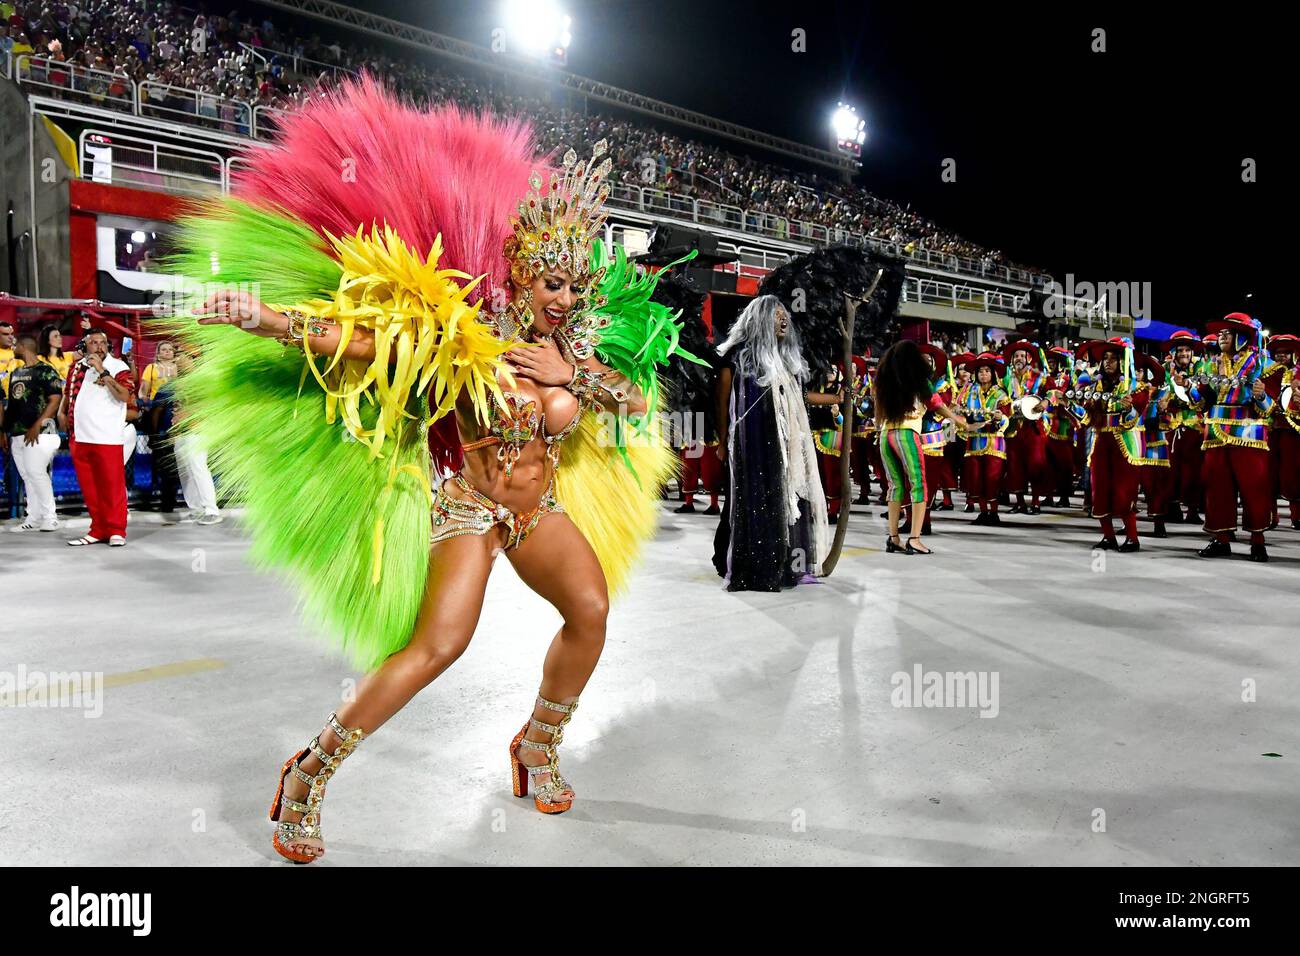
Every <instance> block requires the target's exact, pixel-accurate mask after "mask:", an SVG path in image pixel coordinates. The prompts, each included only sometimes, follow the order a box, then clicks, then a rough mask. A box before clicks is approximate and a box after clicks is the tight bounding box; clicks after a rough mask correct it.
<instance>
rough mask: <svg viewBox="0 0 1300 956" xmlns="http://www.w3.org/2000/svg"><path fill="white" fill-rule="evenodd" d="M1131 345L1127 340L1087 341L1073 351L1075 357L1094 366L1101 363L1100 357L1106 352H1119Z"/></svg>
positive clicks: (1117, 338)
mask: <svg viewBox="0 0 1300 956" xmlns="http://www.w3.org/2000/svg"><path fill="white" fill-rule="evenodd" d="M1131 344H1132V343H1131V342H1129V340H1128V339H1124V338H1119V337H1116V338H1113V339H1089V340H1088V341H1087V342H1084V343H1083V344H1082V345H1080V346H1079V348H1078V349H1077V350H1076V351H1075V353H1074V354H1075V355H1077V356H1079V357H1080V358H1082V359H1083V360H1084V361H1085V362H1089V363H1092V364H1096V363H1097V362H1100V361H1101V357H1102V355H1103V354H1104V353H1106V352H1120V353H1123V351H1124V350H1125V349H1126V348H1128V347H1129V346H1130V345H1131Z"/></svg>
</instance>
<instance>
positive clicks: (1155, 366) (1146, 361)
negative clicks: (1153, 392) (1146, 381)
mask: <svg viewBox="0 0 1300 956" xmlns="http://www.w3.org/2000/svg"><path fill="white" fill-rule="evenodd" d="M1133 364H1134V365H1136V366H1137V367H1138V368H1139V369H1145V370H1146V371H1148V372H1150V373H1151V384H1153V385H1154V386H1155V387H1156V388H1159V387H1160V386H1161V385H1163V384H1165V367H1164V366H1163V365H1161V364H1160V360H1159V359H1157V358H1156V357H1155V356H1154V355H1147V353H1146V352H1134V353H1133Z"/></svg>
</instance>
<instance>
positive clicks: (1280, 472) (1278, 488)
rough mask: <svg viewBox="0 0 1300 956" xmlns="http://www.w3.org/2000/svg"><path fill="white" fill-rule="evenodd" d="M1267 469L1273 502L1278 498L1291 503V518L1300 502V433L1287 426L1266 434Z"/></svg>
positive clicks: (1294, 516) (1298, 515)
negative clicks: (1271, 483) (1271, 485)
mask: <svg viewBox="0 0 1300 956" xmlns="http://www.w3.org/2000/svg"><path fill="white" fill-rule="evenodd" d="M1268 467H1269V475H1270V477H1271V479H1272V482H1273V501H1274V502H1276V501H1277V499H1278V498H1279V497H1281V498H1285V499H1286V500H1287V501H1289V502H1291V517H1292V518H1300V514H1296V511H1295V509H1296V503H1297V502H1300V432H1297V431H1296V430H1295V429H1294V428H1292V427H1291V426H1290V425H1288V426H1287V427H1286V428H1276V429H1274V430H1273V431H1271V432H1269V433H1268Z"/></svg>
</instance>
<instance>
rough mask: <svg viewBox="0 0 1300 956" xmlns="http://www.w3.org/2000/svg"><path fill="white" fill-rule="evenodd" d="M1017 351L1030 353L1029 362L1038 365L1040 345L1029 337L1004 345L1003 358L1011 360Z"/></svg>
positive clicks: (1007, 360)
mask: <svg viewBox="0 0 1300 956" xmlns="http://www.w3.org/2000/svg"><path fill="white" fill-rule="evenodd" d="M1017 352H1028V353H1029V364H1030V365H1033V366H1034V367H1035V368H1037V367H1038V346H1037V345H1036V344H1034V343H1033V342H1030V341H1029V340H1028V339H1020V340H1019V341H1018V342H1012V343H1011V344H1010V345H1004V346H1002V358H1003V360H1004V361H1006V362H1010V361H1011V359H1012V358H1013V357H1014V356H1015V354H1016V353H1017Z"/></svg>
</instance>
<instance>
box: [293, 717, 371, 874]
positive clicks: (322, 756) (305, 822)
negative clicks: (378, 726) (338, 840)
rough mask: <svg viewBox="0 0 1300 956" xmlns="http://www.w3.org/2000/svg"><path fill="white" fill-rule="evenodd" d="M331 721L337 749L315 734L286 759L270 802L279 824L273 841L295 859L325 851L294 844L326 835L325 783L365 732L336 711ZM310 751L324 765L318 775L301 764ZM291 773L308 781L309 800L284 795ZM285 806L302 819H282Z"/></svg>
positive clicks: (306, 860)
mask: <svg viewBox="0 0 1300 956" xmlns="http://www.w3.org/2000/svg"><path fill="white" fill-rule="evenodd" d="M328 723H329V726H330V729H331V730H333V731H334V733H335V734H336V735H337V736H338V738H339V741H340V742H339V745H338V746H337V747H336V748H335V749H334V752H333V753H326V752H325V750H324V749H323V748H322V747H321V745H320V736H319V735H317V736H315V737H313V738H312V740H311V743H309V744H308V745H307V746H306V747H305V748H304V749H302V750H300V751H298V752H297V753H296V754H294V755H293V756H292V757H290V758H289V759H288V760H286V761H285V764H284V767H283V768H281V770H280V785H279V786H278V787H277V788H276V791H275V799H274V800H273V801H272V802H271V813H270V817H271V821H272V822H273V823H275V824H276V828H275V832H274V833H273V834H272V836H271V844H272V845H273V846H274V847H275V852H276V853H279V854H280V855H281V856H282V857H284V858H285V859H286V860H292V861H293V862H294V863H310V862H311V861H312V860H314V859H316V857H318V856H320V855H322V854H323V853H324V852H325V851H324V849H323V848H322V850H321V852H320V853H317V854H315V855H311V854H307V853H302V852H300V851H298V850H294V849H292V847H293V844H295V843H298V842H300V841H302V840H321V839H323V838H322V836H321V828H320V808H321V803H322V802H323V801H324V799H325V784H326V783H328V782H329V779H330V777H332V776H334V771H336V770H338V768H339V764H341V763H342V762H343V761H344V760H345V759H347V756H348V755H349V754H350V753H352V751H353V750H355V749H356V747H357V744H359V743H361V741H362V740H363V739H364V738H365V736H366V735H365V734H364V733H363V732H362V731H361V728H360V727H358V728H357V729H356V730H348V729H347V728H346V727H344V726H343V725H342V724H340V723H339V722H338V715H337V714H330V716H329V721H328ZM308 754H312V755H313V756H314V757H315V758H316V759H317V760H319V761H320V762H321V768H320V770H318V771H316V775H315V776H312V775H310V774H308V773H307V772H306V771H305V770H303V769H302V767H300V766H299V764H300V763H302V761H303V758H304V757H306V756H307V755H308ZM289 774H293V775H294V776H295V777H297V778H298V779H299V780H301V781H302V782H303V783H305V784H306V785H307V798H306V799H307V802H306V803H299V802H298V801H297V800H293V799H291V798H289V797H288V796H286V795H285V792H284V781H285V778H286V777H288V776H289ZM285 810H289V811H292V812H296V813H301V814H302V815H303V816H302V819H300V820H299V821H298V822H297V823H290V822H288V821H287V820H281V819H280V815H281V814H282V813H283V812H284V811H285Z"/></svg>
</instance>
